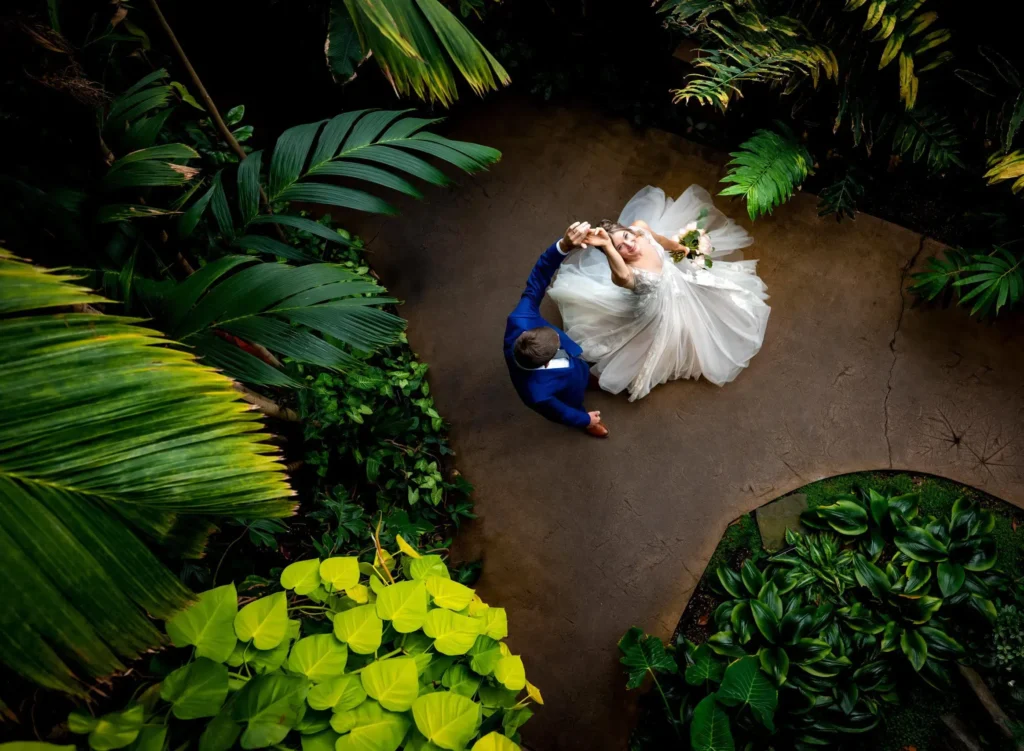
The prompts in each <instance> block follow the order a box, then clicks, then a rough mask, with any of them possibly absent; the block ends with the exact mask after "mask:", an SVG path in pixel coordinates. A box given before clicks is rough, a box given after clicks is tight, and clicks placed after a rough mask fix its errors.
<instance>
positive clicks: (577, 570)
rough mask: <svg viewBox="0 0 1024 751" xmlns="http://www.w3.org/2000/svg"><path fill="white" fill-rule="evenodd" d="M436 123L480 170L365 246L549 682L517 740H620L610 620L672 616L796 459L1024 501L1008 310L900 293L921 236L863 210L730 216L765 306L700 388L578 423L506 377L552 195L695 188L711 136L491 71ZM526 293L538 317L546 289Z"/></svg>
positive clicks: (1013, 330)
mask: <svg viewBox="0 0 1024 751" xmlns="http://www.w3.org/2000/svg"><path fill="white" fill-rule="evenodd" d="M453 135H454V137H457V138H463V139H466V140H471V141H476V142H479V143H485V144H487V145H490V146H494V147H496V148H498V149H501V150H502V151H503V152H504V158H503V160H502V161H501V162H500V163H499V164H497V165H495V166H494V167H493V168H492V169H491V171H490V172H488V173H485V174H483V175H478V176H475V177H471V178H469V177H461V178H459V182H460V183H461V185H460V186H458V187H455V188H452V189H450V190H449V191H447V192H445V191H432V192H430V193H428V196H427V201H426V202H425V203H420V204H417V203H413V202H399V205H400V208H401V210H402V213H403V217H402V218H401V219H398V220H393V219H392V220H380V219H374V220H368V223H367V225H366V226H365V227H360V228H359V229H360V230H361V231H362V234H363V236H364V237H373V236H374V233H375V232H378V230H379V234H378V235H377V236H376V237H375V239H374V241H373V242H372V244H371V246H370V250H371V251H372V256H371V260H372V263H373V266H374V268H375V270H376V271H377V272H378V273H379V274H380V276H381V278H382V279H383V281H384V283H385V284H386V285H387V287H388V289H389V290H390V291H391V292H392V293H393V294H394V295H395V296H396V297H399V298H400V299H403V300H404V301H405V304H404V306H403V307H402V310H401V312H402V314H403V315H404V316H405V317H406V318H408V320H409V340H410V342H411V343H412V346H413V348H414V349H415V350H416V351H417V352H418V353H419V355H420V356H421V357H422V358H423V359H424V360H425V361H426V362H428V363H430V365H431V376H430V378H431V385H432V387H433V393H434V397H435V399H436V402H437V407H438V409H439V411H440V412H441V414H443V415H444V416H445V417H446V418H447V419H448V420H450V421H451V423H452V426H453V427H452V438H453V441H454V445H455V448H456V450H457V451H458V456H457V459H456V461H457V464H458V467H459V469H460V471H461V472H462V473H463V474H464V475H465V476H466V477H467V478H468V479H469V480H470V481H471V482H473V484H474V485H475V486H476V495H475V499H476V504H477V506H476V512H477V513H478V514H479V519H478V520H477V521H476V522H474V523H472V524H470V525H467V526H465V527H464V528H463V530H462V532H461V533H460V535H459V538H458V541H457V547H456V550H455V555H456V556H457V557H461V558H475V557H483V559H484V569H483V577H482V578H481V580H480V582H479V584H478V585H477V586H478V590H479V592H480V594H481V596H482V597H484V599H485V600H487V601H489V602H492V603H494V604H497V605H502V606H505V607H506V608H507V609H508V615H509V624H510V632H511V633H510V637H509V639H508V642H509V644H510V645H511V647H512V648H513V649H514V650H515V651H516V652H521V653H522V654H523V658H524V660H525V662H526V667H527V671H528V674H529V676H530V680H531V681H532V682H533V683H535V684H537V685H538V686H539V687H540V688H541V689H542V690H543V692H544V696H545V699H546V705H545V707H544V708H543V709H542V710H540V711H538V713H537V716H536V717H534V719H532V720H531V721H530V723H529V725H527V726H526V728H525V735H526V739H527V741H528V743H529V744H530V746H531V748H535V749H537V751H551V750H553V749H559V750H560V749H586V750H587V751H591V750H600V749H616V750H618V749H624V748H625V747H626V736H627V734H628V730H629V726H630V724H631V722H632V711H633V710H632V707H633V704H632V698H633V697H632V696H630V695H627V693H626V691H625V689H624V684H625V678H624V677H623V674H622V672H621V670H620V666H619V665H618V664H617V659H618V655H617V649H616V642H617V641H618V639H619V637H620V636H621V635H622V634H623V633H624V632H625V631H626V629H628V628H629V627H630V626H633V625H636V626H640V627H642V628H644V629H645V630H647V631H649V632H652V633H655V634H658V635H660V636H663V637H667V636H669V635H670V634H671V632H672V630H673V628H674V626H675V624H676V623H677V621H678V619H679V616H680V614H681V613H682V611H683V609H684V607H685V606H686V602H687V600H688V598H689V597H690V594H691V593H692V591H693V589H694V587H695V585H696V583H697V580H698V578H699V575H700V573H701V572H703V570H704V567H705V565H706V563H707V561H708V559H709V557H710V555H711V553H712V552H713V551H714V549H715V546H716V544H717V543H718V540H719V539H720V538H721V535H722V533H723V532H724V530H725V527H726V525H728V523H729V522H730V521H732V520H733V519H735V518H736V517H738V516H739V515H741V514H743V513H746V512H749V511H752V510H753V509H755V508H757V507H758V506H761V505H763V504H764V503H767V502H768V501H771V500H773V499H774V498H777V497H778V496H780V495H783V494H785V493H788V492H790V491H792V490H794V489H796V488H799V487H801V486H803V485H805V484H807V483H808V482H813V481H814V480H818V479H822V478H825V477H830V476H833V475H837V474H843V473H846V472H857V471H862V470H871V469H884V468H889V467H892V468H894V469H906V470H914V471H917V472H926V473H932V474H936V475H941V476H944V477H948V478H950V479H953V480H957V481H959V482H963V483H966V484H970V485H974V486H976V487H979V488H982V489H984V490H985V491H987V492H989V493H991V494H993V495H995V496H998V497H1001V498H1004V499H1005V500H1008V501H1011V502H1014V503H1016V504H1018V505H1022V506H1024V458H1022V455H1024V452H1022V448H1024V446H1022V439H1024V437H1022V435H1021V428H1022V425H1024V420H1022V417H1024V389H1022V378H1021V373H1022V372H1024V326H1022V325H1021V323H1022V319H1021V317H1017V318H1009V317H1008V318H1006V319H1002V320H1000V321H999V322H998V323H997V324H989V323H978V322H975V321H971V320H970V319H969V318H968V317H967V315H966V313H965V312H964V311H962V310H958V309H950V310H942V309H934V308H928V307H924V308H922V307H920V306H918V305H917V304H916V300H915V299H914V297H913V295H911V294H910V293H908V292H907V291H906V290H905V287H906V283H907V281H908V279H909V275H910V274H912V273H913V272H914V271H915V270H917V269H919V268H921V266H922V264H923V263H924V261H925V260H926V259H927V258H928V257H929V256H930V255H932V254H934V253H935V252H936V250H939V249H940V248H941V246H940V245H938V244H937V243H935V242H933V241H932V240H928V239H925V238H922V237H921V236H920V235H918V234H917V233H914V232H911V231H910V230H907V229H904V228H901V227H898V226H895V225H893V224H889V223H887V222H884V221H882V220H880V219H876V218H874V217H870V216H864V215H859V216H858V217H857V219H856V220H855V221H852V222H851V221H844V222H842V223H841V224H837V223H836V222H835V221H834V220H833V219H830V218H819V217H818V216H817V211H816V198H815V197H814V196H811V195H807V194H798V195H797V197H796V198H795V199H794V200H793V201H791V202H790V203H788V204H786V205H784V206H782V207H780V208H779V209H777V210H776V212H775V215H774V216H771V217H766V218H763V219H760V220H758V221H757V222H756V223H754V224H751V223H750V222H749V221H748V220H747V218H746V215H745V210H744V207H743V206H742V204H740V203H738V202H731V201H728V200H726V199H720V200H719V201H718V202H717V205H718V206H719V208H721V209H722V210H723V211H725V212H726V213H728V214H729V215H730V216H732V217H733V218H734V219H737V220H738V221H740V222H741V223H742V224H743V225H744V226H745V227H747V228H748V229H749V230H750V231H751V232H752V234H753V236H754V239H755V244H754V245H753V246H752V247H751V248H749V249H747V251H746V254H747V257H749V258H758V259H760V263H759V266H758V272H759V274H760V276H761V277H762V278H763V279H764V280H765V282H766V283H767V285H768V291H769V293H770V294H771V300H769V304H770V305H771V306H772V314H771V318H770V320H769V323H768V331H767V335H766V338H765V342H764V346H763V348H762V350H761V352H760V354H759V355H758V356H757V357H755V358H754V360H753V362H752V364H751V366H750V367H749V368H748V369H747V370H746V371H745V372H744V373H742V374H741V375H740V376H739V378H738V379H737V380H736V381H735V382H734V383H731V384H729V385H727V386H726V387H725V388H722V389H719V388H717V387H715V386H712V385H710V384H708V383H706V382H703V381H701V382H694V381H686V382H675V383H670V384H666V385H663V386H659V387H658V388H656V389H655V390H654V391H653V392H652V393H651V394H650V395H649V396H648V397H647V398H645V399H643V400H641V401H639V402H636V403H633V404H630V403H628V402H627V401H626V398H625V396H618V397H615V396H611V395H609V394H605V393H602V392H591V393H590V394H589V396H588V402H587V407H588V408H589V409H599V410H601V413H602V416H603V417H604V419H605V420H606V422H607V424H608V426H609V428H610V430H611V436H610V438H609V439H608V440H606V441H597V440H594V439H592V438H589V437H587V436H585V435H583V434H582V433H574V432H572V431H569V430H567V429H565V428H562V427H560V426H557V425H553V424H551V423H548V422H546V421H544V420H543V419H541V418H540V417H539V416H537V415H536V414H534V413H532V412H530V411H529V410H527V409H526V408H525V407H524V406H523V405H522V404H520V403H519V401H518V399H517V397H516V394H515V392H514V391H513V389H512V386H511V384H510V383H509V381H508V375H507V373H506V371H505V364H504V362H503V360H502V357H501V334H502V332H503V330H504V323H505V316H506V315H507V314H508V311H509V310H511V308H512V307H513V306H514V305H515V303H516V301H517V300H518V297H519V294H520V293H521V291H522V286H523V284H524V283H525V280H526V276H527V274H528V273H529V271H530V268H531V267H532V265H533V263H534V261H535V260H536V258H537V256H539V255H540V253H541V252H542V251H543V250H544V249H545V248H546V247H547V246H548V245H549V244H550V243H551V242H552V241H553V240H554V239H555V238H557V237H558V236H559V235H560V234H561V233H562V232H563V230H564V229H565V227H566V226H567V225H568V224H569V223H570V222H571V221H573V220H576V219H587V220H591V221H596V220H599V219H602V218H614V217H616V216H617V215H618V212H619V209H620V208H621V207H622V205H623V204H624V203H625V202H626V200H628V199H629V197H630V196H632V195H633V193H635V192H636V191H637V190H639V189H640V188H642V187H643V186H644V185H647V184H651V185H657V186H660V187H662V188H664V189H665V190H666V191H667V192H669V193H670V194H672V195H678V194H679V193H681V192H682V191H683V190H684V189H685V188H686V187H687V186H689V185H690V184H692V183H697V184H700V185H703V186H704V187H706V188H708V189H709V190H711V191H712V192H715V190H714V189H715V184H716V182H717V180H718V178H719V177H720V175H721V174H722V173H723V169H724V164H725V162H726V161H727V160H728V156H727V155H724V154H720V153H718V152H715V151H712V150H710V149H707V148H704V147H702V146H699V145H696V144H693V143H690V142H688V141H685V140H683V139H681V138H678V137H676V136H672V135H669V134H667V133H663V132H660V131H651V130H637V129H635V128H632V127H631V126H630V125H629V124H628V123H625V122H622V121H618V120H614V119H610V118H607V117H604V116H602V115H598V114H596V113H594V112H590V111H587V110H582V109H580V110H570V109H558V108H539V107H537V106H536V105H534V104H533V103H531V102H529V101H527V100H525V99H520V98H517V97H516V96H514V95H506V96H502V97H499V98H497V99H492V100H489V101H488V102H487V103H484V104H481V105H480V106H479V107H477V109H476V111H475V112H473V113H472V114H470V115H469V116H467V117H465V118H463V119H462V122H460V124H459V125H458V127H457V128H456V130H455V133H454V134H453ZM545 313H546V315H548V316H549V318H550V319H551V320H553V321H557V320H558V319H557V311H556V310H555V309H554V307H553V306H549V307H547V308H546V309H545Z"/></svg>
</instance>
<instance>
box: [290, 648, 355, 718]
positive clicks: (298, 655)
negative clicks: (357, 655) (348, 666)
mask: <svg viewBox="0 0 1024 751" xmlns="http://www.w3.org/2000/svg"><path fill="white" fill-rule="evenodd" d="M346 662H348V648H347V647H346V646H345V645H344V644H342V643H341V642H340V641H338V640H337V639H336V638H334V635H333V634H316V635H314V636H307V637H306V638H305V639H299V640H298V641H297V642H295V646H293V647H292V651H291V654H289V655H288V670H289V672H292V673H301V674H302V675H304V676H306V677H307V678H309V679H310V680H311V681H313V682H314V683H319V682H320V681H324V680H327V679H328V678H336V677H337V676H339V675H341V674H342V673H344V672H345V663H346ZM326 708H327V707H324V709H326Z"/></svg>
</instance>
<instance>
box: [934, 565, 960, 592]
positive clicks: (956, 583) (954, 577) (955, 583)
mask: <svg viewBox="0 0 1024 751" xmlns="http://www.w3.org/2000/svg"><path fill="white" fill-rule="evenodd" d="M937 571H938V579H939V589H940V590H941V592H942V596H943V597H952V596H953V595H955V594H956V593H957V592H959V591H960V588H961V587H962V586H963V585H964V578H965V577H966V575H967V572H966V571H964V567H963V566H961V565H960V564H958V563H953V562H952V561H942V562H941V563H939V566H938V570H937Z"/></svg>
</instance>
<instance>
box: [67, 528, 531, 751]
mask: <svg viewBox="0 0 1024 751" xmlns="http://www.w3.org/2000/svg"><path fill="white" fill-rule="evenodd" d="M397 539H398V548H399V549H398V550H396V551H395V552H394V553H393V554H392V553H388V552H385V551H384V550H383V549H382V548H377V552H376V554H375V555H374V557H373V561H372V562H369V561H360V560H359V559H358V558H355V557H334V558H326V559H323V560H320V559H308V560H303V561H297V562H295V563H292V564H291V565H289V566H288V567H287V568H285V569H284V571H282V573H281V577H280V584H281V586H282V587H283V590H282V591H278V592H276V593H273V594H269V595H265V596H263V597H261V598H258V599H254V600H252V601H250V602H248V603H246V604H244V605H243V606H242V607H239V605H240V602H239V600H238V597H237V594H236V591H235V587H234V585H233V584H228V585H225V586H222V587H217V588H215V589H211V590H209V591H207V592H203V593H201V594H200V595H199V599H198V601H197V602H196V603H195V604H194V605H192V606H191V607H189V608H188V609H186V610H184V611H182V612H180V613H178V614H177V615H175V616H174V617H173V618H171V619H170V620H168V621H167V624H166V628H167V634H168V637H169V638H170V640H171V642H172V643H173V644H174V645H175V646H176V647H179V648H181V649H182V650H185V649H187V650H188V652H187V660H186V661H185V662H184V664H182V665H181V666H180V667H178V668H177V669H175V670H173V671H171V672H170V673H168V674H167V675H166V676H164V678H163V680H162V681H161V682H160V683H158V684H155V685H152V686H149V687H147V688H146V689H145V690H143V691H142V692H141V694H139V697H138V699H137V700H136V701H134V702H132V703H131V704H130V705H129V706H127V707H126V708H125V709H124V710H121V711H119V712H114V713H110V714H107V715H104V716H101V717H98V718H96V717H92V716H90V715H89V714H87V713H83V712H74V713H72V715H71V716H70V717H69V721H68V722H69V728H70V729H71V731H72V732H73V733H77V734H81V735H88V738H87V744H88V746H89V747H90V748H91V749H93V751H107V750H108V749H117V748H124V747H126V746H128V745H130V744H133V743H136V744H137V745H136V746H135V747H136V748H149V747H154V748H159V747H162V746H164V745H165V744H166V742H168V741H170V743H171V744H172V746H175V747H176V746H178V745H179V744H187V745H189V746H193V747H194V746H195V745H198V748H200V749H202V750H203V751H227V749H230V748H233V747H234V746H235V744H236V742H237V743H238V744H240V745H241V747H242V748H244V749H255V748H267V747H271V746H275V747H276V746H278V745H279V744H286V745H288V746H290V747H295V744H298V743H301V746H302V748H303V750H304V751H319V750H320V749H324V750H325V751H326V750H327V749H337V751H349V750H354V749H360V750H361V751H396V750H397V749H399V748H404V749H409V750H413V749H415V750H416V751H423V750H424V749H433V748H439V749H451V750H452V751H461V750H462V749H466V748H472V749H473V750H474V751H515V750H516V749H518V748H519V746H518V745H516V741H517V740H518V730H519V728H520V727H521V726H522V724H523V723H525V722H526V721H527V720H528V719H529V718H530V717H531V716H532V714H533V710H532V709H531V704H532V703H537V704H543V699H542V697H541V694H540V691H539V690H537V688H536V687H535V686H533V685H532V684H531V683H529V682H528V681H527V679H526V673H525V669H524V667H523V661H522V658H520V657H519V656H518V655H513V654H512V653H511V651H510V650H509V649H508V647H507V646H506V645H505V644H504V642H503V641H502V639H504V638H505V637H506V636H507V635H508V623H507V618H506V615H505V610H504V609H503V608H498V607H489V606H488V605H487V604H486V603H484V602H483V601H481V600H480V598H479V597H478V596H477V595H476V594H475V593H474V591H473V590H472V589H470V588H468V587H466V586H463V585H461V584H459V583H457V582H455V581H452V580H451V578H450V573H449V570H448V567H447V566H446V565H445V563H444V560H443V559H442V557H441V556H439V555H436V554H431V555H421V554H420V553H418V552H417V551H416V550H415V549H413V548H412V547H411V546H410V545H408V543H406V542H405V541H404V540H403V539H402V538H401V537H400V536H399V537H398V538H397ZM375 540H376V538H375ZM183 656H185V654H184V653H183ZM193 720H202V722H191V721H193ZM140 744H141V745H140ZM150 744H153V745H152V746H150Z"/></svg>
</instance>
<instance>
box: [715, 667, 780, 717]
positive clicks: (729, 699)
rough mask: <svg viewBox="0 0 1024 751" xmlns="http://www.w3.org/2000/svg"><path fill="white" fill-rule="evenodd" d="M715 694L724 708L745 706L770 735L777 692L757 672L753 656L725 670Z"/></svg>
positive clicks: (758, 669)
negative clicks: (725, 706)
mask: <svg viewBox="0 0 1024 751" xmlns="http://www.w3.org/2000/svg"><path fill="white" fill-rule="evenodd" d="M716 695H717V697H718V701H720V702H721V703H722V704H725V705H727V706H730V707H743V706H744V705H746V706H749V707H750V709H751V711H752V712H753V713H754V716H756V717H757V719H758V720H760V722H761V724H762V725H764V726H765V727H766V728H768V730H770V731H773V732H774V730H775V725H774V723H773V722H772V715H774V714H775V707H776V705H777V704H778V703H779V692H778V691H777V690H776V689H775V686H773V685H772V684H771V681H769V680H768V678H767V677H766V676H765V674H764V673H762V672H761V667H760V666H759V665H758V660H757V658H756V657H744V658H742V659H740V660H737V661H736V662H734V663H733V664H732V665H730V666H729V667H728V668H726V670H725V678H723V679H722V685H721V686H719V687H718V691H717V693H716Z"/></svg>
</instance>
